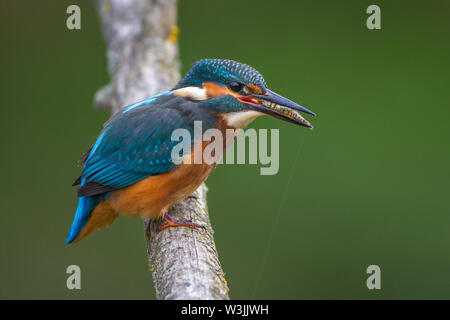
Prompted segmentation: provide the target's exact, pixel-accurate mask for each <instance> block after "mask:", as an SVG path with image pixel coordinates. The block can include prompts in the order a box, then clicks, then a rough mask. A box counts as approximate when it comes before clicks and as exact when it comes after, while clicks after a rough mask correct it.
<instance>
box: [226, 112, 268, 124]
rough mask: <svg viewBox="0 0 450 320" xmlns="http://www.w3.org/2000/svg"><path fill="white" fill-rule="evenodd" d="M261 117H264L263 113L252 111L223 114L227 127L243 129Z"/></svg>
mask: <svg viewBox="0 0 450 320" xmlns="http://www.w3.org/2000/svg"><path fill="white" fill-rule="evenodd" d="M262 115H264V113H262V112H258V111H254V110H249V111H239V112H228V113H225V114H224V119H225V121H226V123H227V125H228V126H230V127H233V128H241V129H243V128H245V127H246V126H248V125H249V124H250V122H252V121H253V120H255V119H256V118H258V117H259V116H262Z"/></svg>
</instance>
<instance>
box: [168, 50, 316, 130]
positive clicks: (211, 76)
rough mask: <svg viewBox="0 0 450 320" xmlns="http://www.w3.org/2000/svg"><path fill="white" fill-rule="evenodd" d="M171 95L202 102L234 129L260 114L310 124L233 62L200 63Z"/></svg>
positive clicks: (247, 68) (243, 66) (252, 73)
mask: <svg viewBox="0 0 450 320" xmlns="http://www.w3.org/2000/svg"><path fill="white" fill-rule="evenodd" d="M172 92H173V93H174V94H175V95H176V96H180V97H184V98H187V99H191V100H194V101H201V105H202V106H204V107H208V108H212V109H215V111H217V112H219V113H221V114H223V115H224V117H225V118H226V119H227V121H228V122H229V123H231V125H232V126H234V127H245V126H246V125H247V124H248V123H249V122H250V121H252V120H253V119H255V118H256V117H258V116H260V115H262V114H269V115H271V116H274V117H276V118H279V119H281V120H284V121H288V122H292V123H295V124H298V125H302V126H305V127H308V128H312V126H311V124H310V123H309V122H308V121H307V120H306V119H304V118H303V117H302V116H301V115H300V113H299V111H301V112H305V113H309V114H311V115H315V114H314V113H313V112H311V111H309V110H308V109H306V108H304V107H302V106H300V105H298V104H296V103H294V102H292V101H290V100H288V99H286V98H284V97H282V96H280V95H278V94H276V93H274V92H272V91H270V90H269V89H268V88H267V85H266V82H265V81H264V78H263V77H262V76H261V74H260V73H259V72H258V71H256V70H255V69H253V68H252V67H250V66H248V65H246V64H243V63H239V62H236V61H232V60H223V59H203V60H199V61H197V62H195V63H194V64H193V65H192V67H191V69H190V70H189V72H188V73H187V74H186V76H185V77H184V78H183V79H182V80H181V81H180V82H179V83H178V84H177V86H176V87H175V88H173V89H172Z"/></svg>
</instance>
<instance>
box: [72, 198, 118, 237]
mask: <svg viewBox="0 0 450 320" xmlns="http://www.w3.org/2000/svg"><path fill="white" fill-rule="evenodd" d="M116 217H117V213H116V212H115V210H113V209H112V208H111V207H110V206H109V205H108V204H107V203H106V202H105V201H104V196H103V195H98V196H88V197H81V198H80V199H79V202H78V208H77V212H76V213H75V218H74V220H73V223H72V227H71V228H70V230H69V235H68V236H67V238H66V243H72V242H77V241H79V240H81V239H83V238H84V237H86V236H87V235H88V234H90V233H91V232H92V231H94V230H96V229H100V228H103V227H105V226H107V225H109V224H111V223H112V222H113V221H114V219H115V218H116Z"/></svg>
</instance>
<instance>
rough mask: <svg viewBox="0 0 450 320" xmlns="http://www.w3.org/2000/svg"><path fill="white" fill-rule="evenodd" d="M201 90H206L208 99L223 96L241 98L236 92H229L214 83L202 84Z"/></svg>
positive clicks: (226, 88) (224, 87)
mask: <svg viewBox="0 0 450 320" xmlns="http://www.w3.org/2000/svg"><path fill="white" fill-rule="evenodd" d="M203 88H204V89H205V90H206V94H207V96H208V97H209V98H217V97H220V96H224V95H230V96H233V97H236V98H239V97H241V95H240V94H238V93H237V92H234V91H231V90H230V89H228V87H226V86H223V85H220V84H217V83H214V82H203Z"/></svg>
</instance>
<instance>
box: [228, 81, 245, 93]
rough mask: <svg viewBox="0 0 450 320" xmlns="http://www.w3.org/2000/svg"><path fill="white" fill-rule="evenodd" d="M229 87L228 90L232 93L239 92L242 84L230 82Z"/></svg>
mask: <svg viewBox="0 0 450 320" xmlns="http://www.w3.org/2000/svg"><path fill="white" fill-rule="evenodd" d="M229 86H230V89H231V90H233V91H234V92H239V91H241V89H242V84H240V83H239V82H236V81H233V82H230V84H229Z"/></svg>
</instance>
